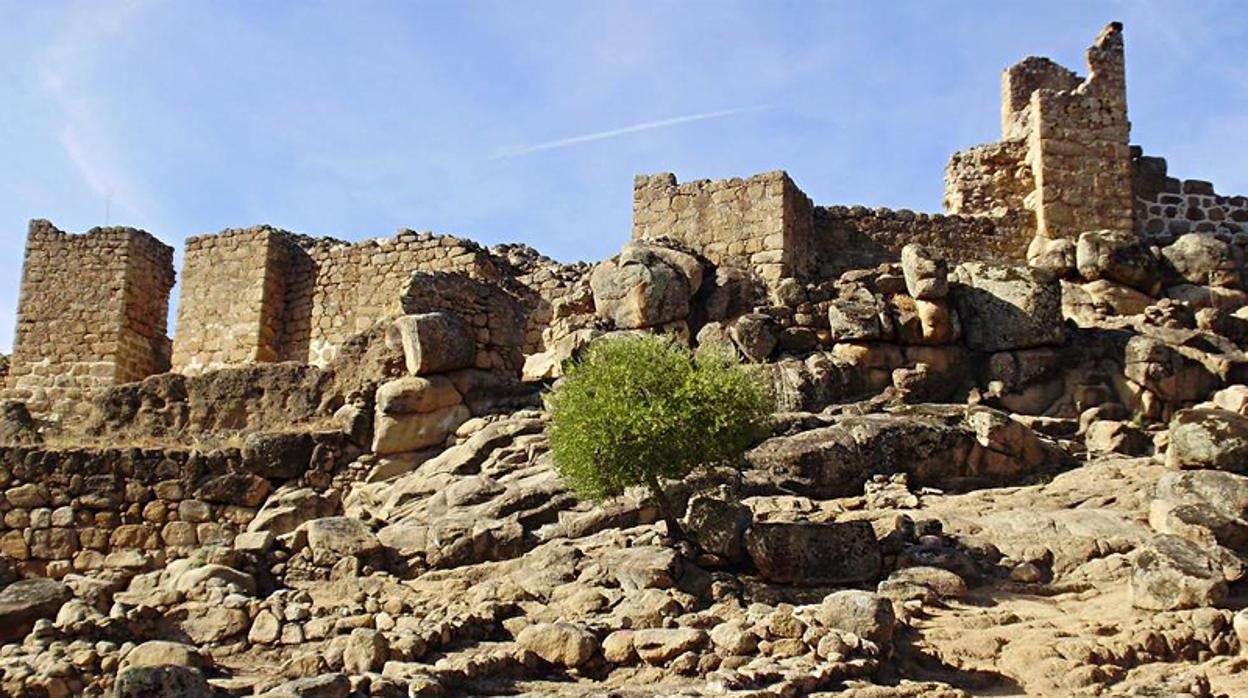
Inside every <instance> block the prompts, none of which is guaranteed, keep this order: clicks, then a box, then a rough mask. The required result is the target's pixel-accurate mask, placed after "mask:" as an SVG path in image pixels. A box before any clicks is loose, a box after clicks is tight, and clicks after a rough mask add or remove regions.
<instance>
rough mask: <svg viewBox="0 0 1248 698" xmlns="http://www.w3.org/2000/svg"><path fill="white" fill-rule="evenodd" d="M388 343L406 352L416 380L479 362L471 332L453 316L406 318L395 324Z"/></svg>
mask: <svg viewBox="0 0 1248 698" xmlns="http://www.w3.org/2000/svg"><path fill="white" fill-rule="evenodd" d="M388 341H390V343H392V344H398V345H399V346H401V347H402V349H403V358H404V361H405V362H406V364H407V372H408V373H410V374H412V375H413V376H423V375H428V374H433V373H445V372H447V371H454V370H456V369H460V368H468V367H469V366H472V365H473V363H474V362H475V361H476V357H477V347H476V340H475V338H474V337H473V333H472V330H471V329H470V328H469V327H468V325H467V324H466V323H465V322H464V321H463V320H462V319H460V317H459V316H458V315H456V314H454V313H421V314H419V315H405V316H403V317H400V318H398V319H396V320H395V321H394V324H393V325H391V328H390V332H389V335H388Z"/></svg>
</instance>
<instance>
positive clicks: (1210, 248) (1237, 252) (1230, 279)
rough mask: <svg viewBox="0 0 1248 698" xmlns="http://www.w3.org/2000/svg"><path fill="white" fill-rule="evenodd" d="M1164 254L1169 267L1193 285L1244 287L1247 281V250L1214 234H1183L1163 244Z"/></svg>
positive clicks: (1180, 277) (1162, 252)
mask: <svg viewBox="0 0 1248 698" xmlns="http://www.w3.org/2000/svg"><path fill="white" fill-rule="evenodd" d="M1161 254H1162V257H1163V258H1164V259H1165V262H1166V266H1167V268H1168V269H1169V270H1170V271H1171V272H1172V273H1173V274H1175V275H1176V276H1177V277H1178V278H1179V279H1181V280H1183V281H1186V282H1188V283H1190V284H1196V285H1198V286H1219V287H1224V288H1240V286H1241V285H1242V283H1243V279H1242V278H1241V273H1242V269H1243V265H1244V258H1243V251H1242V250H1241V249H1240V248H1239V247H1237V246H1235V245H1230V244H1227V243H1225V242H1223V241H1221V240H1219V239H1217V238H1215V237H1213V236H1212V235H1204V234H1200V233H1189V234H1187V235H1183V236H1181V237H1180V238H1179V239H1178V240H1175V241H1174V244H1172V245H1167V246H1166V247H1163V248H1162V250H1161Z"/></svg>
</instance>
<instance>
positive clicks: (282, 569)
mask: <svg viewBox="0 0 1248 698" xmlns="http://www.w3.org/2000/svg"><path fill="white" fill-rule="evenodd" d="M1086 72H1087V75H1086V76H1079V75H1077V74H1076V73H1075V72H1073V71H1071V70H1068V69H1066V68H1063V67H1061V66H1059V65H1057V64H1056V63H1054V62H1052V61H1050V60H1048V59H1044V58H1034V57H1033V58H1027V59H1026V60H1024V61H1022V62H1021V63H1019V64H1017V65H1015V66H1013V67H1011V68H1009V69H1007V70H1006V71H1005V72H1004V75H1003V78H1002V140H1000V141H998V142H995V143H990V144H987V145H981V146H976V147H974V148H971V149H968V150H965V151H962V152H959V153H956V154H954V155H953V157H952V158H951V160H950V162H949V165H948V167H947V168H946V172H945V182H946V187H945V201H944V205H945V209H946V211H945V212H944V213H916V212H913V211H908V210H889V209H868V208H864V207H861V206H845V205H832V206H819V205H816V204H814V203H813V202H812V201H811V200H810V198H809V197H807V196H806V195H805V194H804V193H803V192H802V191H801V189H799V188H798V186H797V184H796V183H795V182H794V181H793V180H792V179H791V178H790V177H789V176H788V175H787V174H785V173H784V172H779V171H777V172H770V173H765V174H760V175H755V176H752V177H749V178H746V179H729V180H720V181H710V180H697V181H691V182H685V183H679V182H678V181H677V180H676V178H675V177H674V176H673V175H671V174H655V175H646V176H639V177H637V178H636V180H635V182H634V215H633V229H632V239H631V241H629V242H628V243H627V244H625V245H624V247H623V249H622V250H621V251H620V253H619V254H618V255H616V256H614V257H612V258H611V259H608V260H604V261H601V262H599V263H596V264H592V265H591V264H583V263H578V264H560V263H557V262H554V261H553V260H550V259H548V258H545V257H542V256H541V255H540V254H538V253H537V252H535V251H534V250H532V249H530V248H528V247H524V246H518V245H502V246H496V247H493V248H485V247H483V246H481V245H478V244H476V243H474V242H471V241H468V240H463V239H459V238H456V237H451V236H445V235H433V234H430V233H417V232H413V231H409V230H403V231H400V232H399V233H398V235H397V236H396V237H394V238H391V239H387V240H370V241H366V242H361V243H354V244H352V243H346V242H342V241H339V240H333V239H316V238H310V237H306V236H302V235H298V234H294V233H290V232H287V231H282V230H278V229H275V228H271V227H268V226H259V227H253V228H247V229H237V230H226V231H224V232H222V233H220V234H217V235H207V236H201V237H195V238H192V239H190V240H188V241H187V243H186V246H185V258H184V262H183V269H182V274H181V280H182V287H181V300H180V304H179V307H178V308H177V313H176V317H177V324H176V328H175V329H176V332H175V333H174V338H173V340H172V341H170V340H169V339H168V336H167V328H166V327H165V324H164V318H165V317H166V316H167V311H168V299H169V293H170V290H171V288H172V286H173V284H174V270H173V264H172V250H171V249H170V248H169V247H168V246H166V245H164V244H163V243H160V242H159V241H157V240H156V239H155V238H154V237H152V236H151V235H150V234H148V233H146V232H143V231H139V230H133V229H128V228H97V229H93V230H91V231H89V232H88V233H86V234H83V235H70V234H66V233H63V232H61V231H59V230H57V229H56V228H55V227H53V225H52V224H51V223H48V222H46V221H34V222H32V224H31V228H30V235H29V238H28V242H27V250H26V262H25V266H24V269H23V278H22V292H21V300H20V307H19V315H18V332H17V341H16V344H15V347H14V353H13V356H12V357H11V359H9V360H8V361H7V362H0V380H4V381H6V388H5V390H4V391H3V397H4V398H5V399H6V401H5V402H3V403H0V491H2V496H0V521H2V524H0V690H3V691H4V692H5V693H7V694H10V695H17V696H65V695H76V694H83V695H105V694H110V695H117V696H141V695H142V696H146V695H191V696H209V695H265V696H270V697H271V698H277V697H278V696H314V695H315V696H335V697H337V696H342V697H345V696H348V695H353V696H366V695H373V696H392V695H393V696H441V695H476V694H495V695H496V694H525V695H585V694H586V693H587V692H589V693H595V692H597V693H604V694H612V695H625V694H626V695H676V694H679V695H742V696H746V695H749V696H763V695H767V696H770V695H775V696H788V695H808V694H819V692H821V691H827V692H829V693H825V695H831V693H830V692H832V691H835V692H837V695H850V696H861V697H864V698H865V697H866V696H919V695H923V696H929V695H931V696H965V695H971V694H972V693H979V692H982V691H998V692H1000V691H1013V692H1025V693H1028V694H1037V695H1102V694H1106V693H1112V694H1114V695H1191V696H1213V695H1243V694H1245V693H1248V681H1246V680H1245V679H1244V678H1243V676H1245V675H1248V673H1245V672H1243V671H1242V668H1243V660H1242V659H1241V658H1238V657H1236V655H1237V654H1238V653H1240V652H1241V647H1244V646H1245V644H1244V643H1246V642H1248V614H1245V613H1243V612H1241V613H1238V614H1236V613H1235V612H1234V611H1233V610H1231V609H1233V608H1236V607H1238V606H1241V605H1243V603H1242V599H1243V598H1244V594H1245V592H1248V582H1245V581H1244V579H1245V576H1246V573H1245V570H1246V569H1248V568H1246V567H1245V563H1246V562H1248V535H1245V533H1244V531H1245V530H1246V529H1245V526H1246V525H1248V524H1245V521H1246V520H1248V387H1246V386H1245V383H1246V380H1245V379H1246V378H1248V353H1246V352H1245V349H1246V348H1248V310H1245V301H1246V300H1248V293H1246V292H1245V290H1244V289H1245V282H1246V281H1248V279H1246V278H1245V266H1244V254H1245V247H1248V234H1246V233H1248V230H1246V229H1245V226H1248V199H1245V198H1244V197H1229V196H1224V195H1218V194H1216V193H1215V192H1214V189H1213V186H1212V185H1211V184H1210V183H1208V182H1203V181H1198V180H1186V181H1180V180H1178V179H1174V178H1172V177H1169V175H1168V172H1167V167H1166V162H1165V160H1163V159H1161V158H1158V157H1153V156H1146V155H1144V154H1143V152H1142V151H1141V150H1140V149H1139V148H1137V147H1134V146H1132V145H1131V144H1130V123H1129V121H1128V118H1127V105H1126V96H1125V80H1124V46H1123V34H1122V27H1121V25H1119V24H1116V23H1115V24H1110V25H1109V26H1107V27H1106V28H1105V29H1104V31H1102V32H1101V34H1100V35H1099V36H1097V38H1096V40H1095V42H1094V44H1093V46H1092V47H1091V48H1089V49H1088V52H1087V66H1086ZM621 332H624V333H627V332H656V333H663V334H668V335H671V336H674V337H677V338H678V339H679V340H680V341H683V342H687V343H688V344H690V345H691V346H700V345H703V344H707V343H712V342H716V343H724V344H727V345H728V346H731V347H733V348H734V349H735V351H737V353H738V354H739V356H740V358H741V359H742V360H743V361H747V362H752V363H755V364H759V365H760V366H762V367H763V369H764V370H766V371H767V372H768V375H769V376H770V377H771V381H772V384H773V386H774V388H775V393H776V398H777V403H778V408H779V410H780V411H779V413H778V414H777V415H776V418H775V427H774V429H773V433H772V436H771V437H770V438H768V439H766V440H764V441H763V442H761V443H759V444H757V445H755V446H754V447H753V448H752V449H751V450H750V451H749V452H748V453H747V454H746V456H745V462H744V463H742V464H739V466H740V467H737V468H734V467H708V468H705V469H704V471H699V472H698V473H695V475H693V476H691V477H690V478H688V479H687V480H686V481H683V482H673V483H669V484H670V486H671V489H672V496H673V499H674V500H675V501H676V502H678V505H679V508H680V509H681V510H682V511H683V517H682V519H683V523H684V525H685V527H686V528H687V529H688V530H689V532H690V535H691V540H688V541H678V540H673V539H672V538H671V537H669V536H668V535H667V534H668V531H667V530H666V527H665V525H664V524H663V523H662V522H661V521H660V520H659V516H658V513H657V509H656V507H655V505H654V503H653V502H651V501H649V500H648V498H647V495H646V493H645V492H641V491H630V492H628V493H627V494H626V495H625V496H624V497H621V498H619V499H618V500H615V501H612V502H608V503H604V504H594V503H590V502H583V501H579V500H578V499H577V498H576V497H575V496H574V495H573V494H572V493H571V492H569V491H568V490H567V489H566V488H565V487H564V485H563V483H562V482H561V481H560V479H559V478H558V476H557V475H556V473H555V471H554V470H553V468H552V466H551V463H550V457H549V453H548V445H547V442H546V437H545V429H546V416H545V414H544V412H543V409H542V402H541V396H542V393H543V391H544V390H546V389H547V388H548V387H549V386H550V384H551V382H552V381H555V380H558V378H559V376H560V374H561V372H562V368H563V365H564V362H566V361H567V360H569V359H575V358H576V357H577V355H578V353H579V352H580V351H581V350H582V348H583V347H584V346H586V345H587V344H588V343H589V342H591V341H593V340H594V339H596V338H599V337H604V336H610V335H612V334H616V333H621Z"/></svg>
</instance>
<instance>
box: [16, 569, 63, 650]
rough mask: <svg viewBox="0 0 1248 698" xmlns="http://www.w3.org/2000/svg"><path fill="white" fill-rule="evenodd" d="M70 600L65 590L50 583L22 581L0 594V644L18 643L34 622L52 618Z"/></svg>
mask: <svg viewBox="0 0 1248 698" xmlns="http://www.w3.org/2000/svg"><path fill="white" fill-rule="evenodd" d="M72 596H73V592H72V591H70V589H69V587H67V586H65V585H64V584H62V583H61V582H57V581H54V580H51V579H23V580H21V581H19V582H13V583H12V584H10V585H8V586H6V587H4V589H3V590H0V642H13V641H16V640H20V639H22V637H24V636H25V635H26V633H28V632H30V629H31V628H32V627H34V625H35V621H37V620H39V619H41V618H48V619H51V618H55V617H56V614H57V611H59V610H61V606H62V605H64V604H65V602H66V601H68V600H69V599H70V598H71V597H72Z"/></svg>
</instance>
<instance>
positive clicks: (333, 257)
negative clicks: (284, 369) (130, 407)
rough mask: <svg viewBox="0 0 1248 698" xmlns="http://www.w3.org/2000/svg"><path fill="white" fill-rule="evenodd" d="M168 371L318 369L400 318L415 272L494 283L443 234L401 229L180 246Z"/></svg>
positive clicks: (227, 236)
mask: <svg viewBox="0 0 1248 698" xmlns="http://www.w3.org/2000/svg"><path fill="white" fill-rule="evenodd" d="M184 264H185V268H186V272H185V288H184V291H183V296H182V297H183V301H182V304H181V306H180V307H179V309H178V329H177V337H178V341H177V342H176V343H175V349H174V360H173V368H174V370H176V371H179V372H182V373H187V374H196V373H202V372H204V371H207V370H213V369H216V368H221V367H224V366H231V365H239V364H245V363H255V362H270V361H297V362H300V363H310V364H313V365H318V366H323V365H325V364H328V363H329V362H330V361H332V360H333V359H334V357H335V356H337V352H338V348H339V347H340V346H341V345H342V342H344V341H346V340H347V339H348V338H350V337H351V336H353V335H355V334H358V333H360V332H363V331H364V330H367V329H368V328H370V327H372V326H373V325H374V324H376V323H377V322H379V321H381V320H383V319H385V318H387V317H392V316H396V315H400V314H402V312H403V311H402V308H401V306H400V296H401V295H402V292H403V290H404V288H405V287H406V284H407V282H408V280H409V278H410V277H411V274H412V272H414V271H458V272H463V273H466V274H468V275H470V276H475V277H482V278H491V277H494V276H496V275H497V271H496V269H495V268H494V265H493V263H492V261H491V259H490V257H489V255H488V254H487V253H486V251H485V250H484V249H483V248H482V247H480V246H479V245H477V244H476V243H474V242H471V241H467V240H461V239H459V238H454V237H450V236H442V235H432V234H430V233H416V232H413V231H410V230H404V231H401V232H400V233H399V234H398V235H397V236H396V237H394V238H391V239H388V240H368V241H365V242H361V243H358V244H347V243H344V242H341V241H339V240H332V239H313V238H307V237H303V236H298V235H294V234H292V233H288V232H286V231H282V230H277V229H274V228H269V227H267V226H266V227H258V228H249V229H246V230H227V231H225V232H223V233H221V234H219V235H210V236H203V237H197V238H192V239H191V240H190V241H188V243H187V249H186V260H185V263H184Z"/></svg>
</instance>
